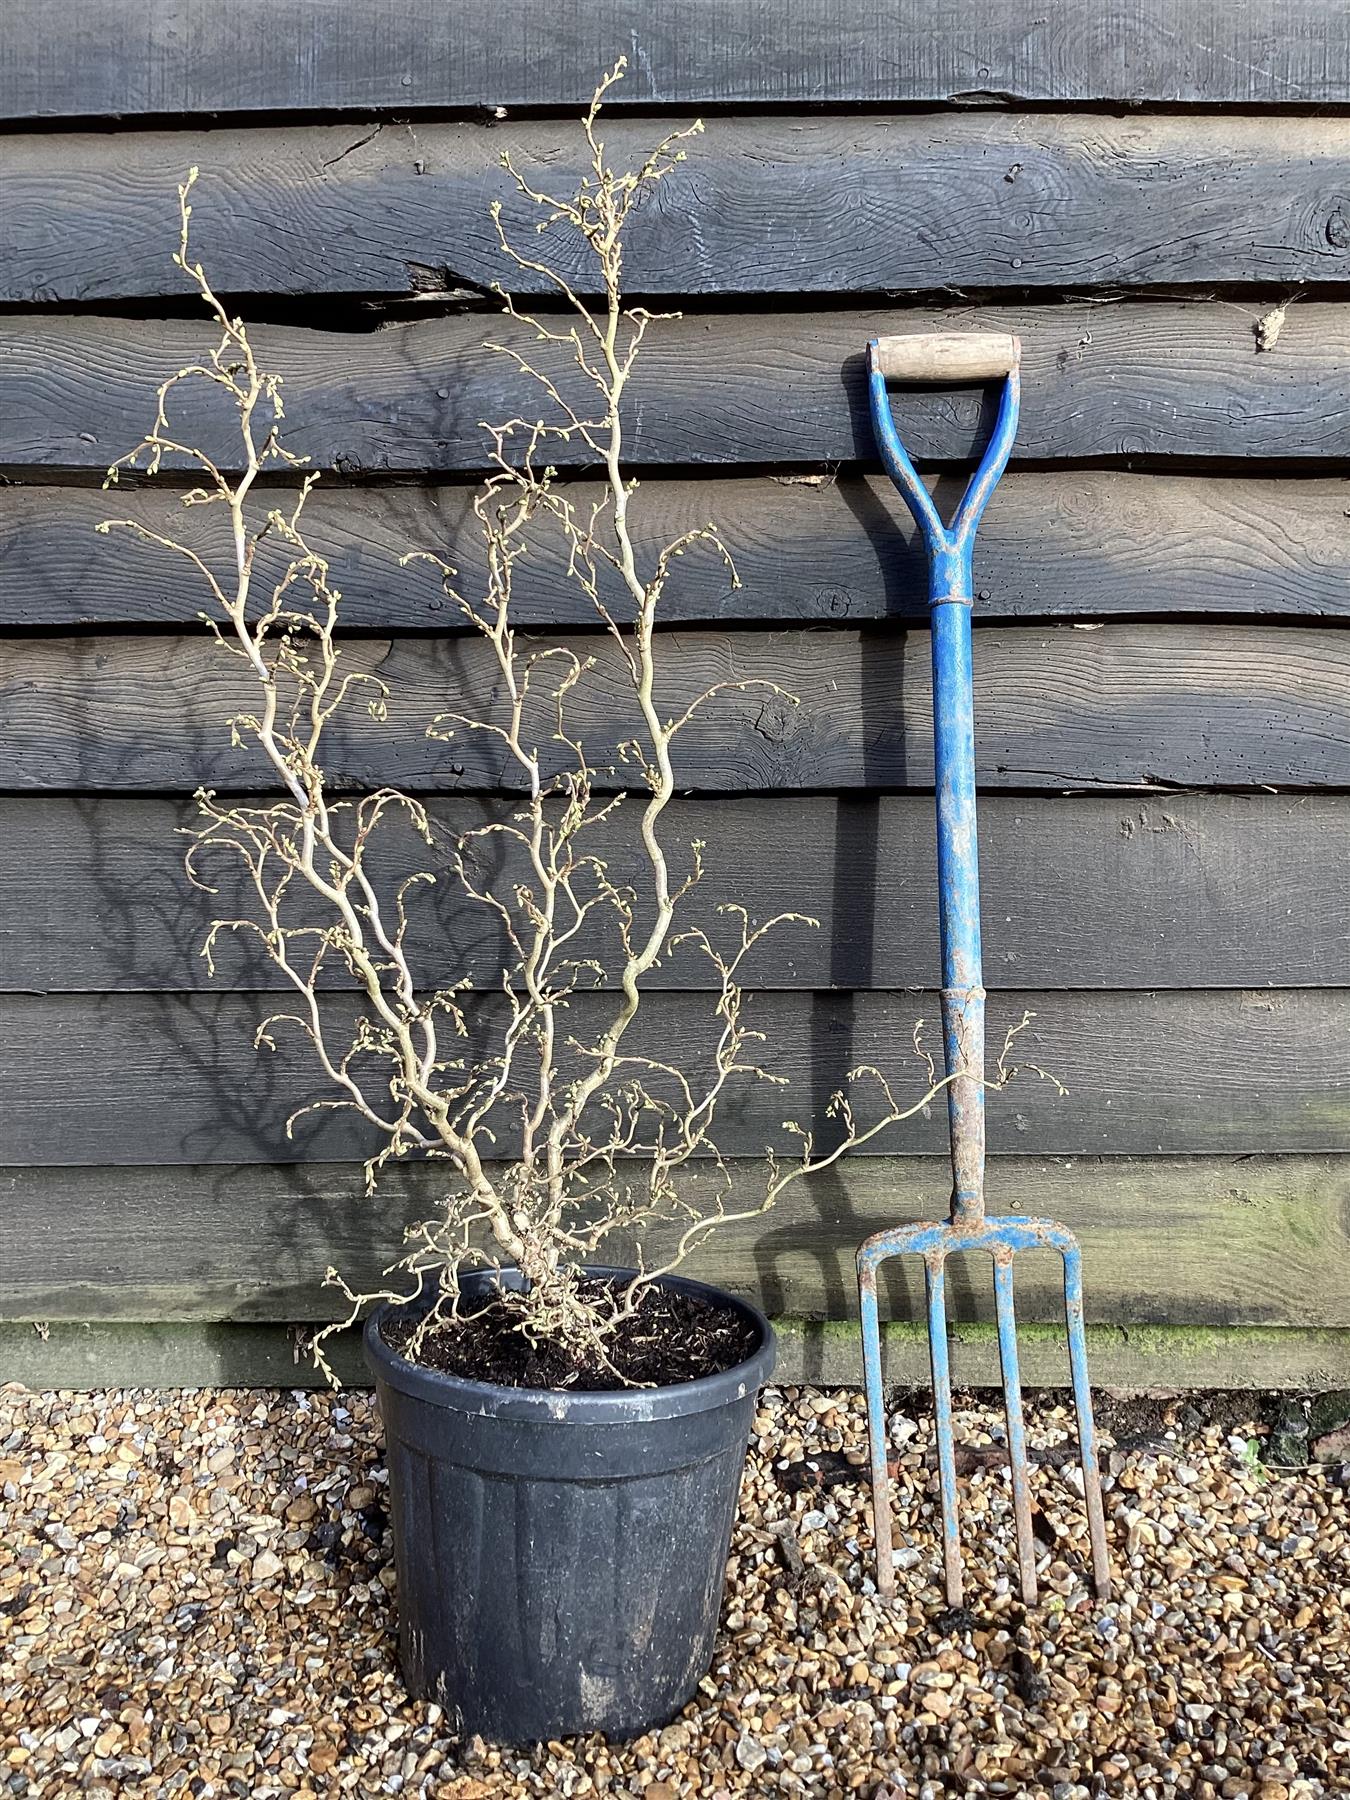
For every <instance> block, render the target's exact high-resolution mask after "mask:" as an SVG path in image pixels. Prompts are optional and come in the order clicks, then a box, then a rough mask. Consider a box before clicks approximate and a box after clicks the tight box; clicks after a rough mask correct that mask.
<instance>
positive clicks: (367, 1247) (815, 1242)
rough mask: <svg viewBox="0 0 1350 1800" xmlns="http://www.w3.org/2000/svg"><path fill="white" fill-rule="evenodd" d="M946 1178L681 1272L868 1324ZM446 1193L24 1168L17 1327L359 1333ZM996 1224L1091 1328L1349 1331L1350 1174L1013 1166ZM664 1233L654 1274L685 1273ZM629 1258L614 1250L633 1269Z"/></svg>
mask: <svg viewBox="0 0 1350 1800" xmlns="http://www.w3.org/2000/svg"><path fill="white" fill-rule="evenodd" d="M944 1172H945V1165H944V1164H942V1163H939V1162H937V1161H935V1160H934V1159H933V1158H931V1157H858V1158H856V1159H854V1160H853V1161H851V1162H849V1161H845V1162H843V1163H841V1164H840V1166H839V1169H838V1171H837V1172H836V1173H834V1174H832V1175H831V1176H830V1177H828V1178H827V1179H822V1180H820V1181H818V1182H815V1183H812V1184H810V1185H807V1184H799V1185H798V1186H797V1187H795V1188H790V1189H789V1190H788V1192H787V1194H785V1195H784V1197H783V1199H782V1200H781V1201H780V1202H779V1204H778V1206H777V1207H776V1208H775V1209H774V1210H773V1212H772V1213H770V1214H768V1215H767V1216H765V1217H763V1218H759V1219H751V1220H748V1221H742V1222H741V1223H739V1224H735V1225H728V1226H727V1227H726V1229H725V1230H723V1231H719V1232H716V1233H714V1234H712V1235H711V1236H710V1237H709V1238H708V1239H707V1240H706V1242H705V1244H704V1245H703V1247H702V1248H701V1249H699V1250H698V1251H697V1252H696V1253H695V1254H694V1256H692V1257H691V1258H690V1259H689V1261H688V1262H687V1263H686V1264H685V1265H684V1272H685V1273H687V1274H691V1275H696V1276H698V1277H700V1278H701V1279H703V1280H707V1281H715V1282H717V1283H718V1284H719V1285H720V1286H722V1287H725V1288H728V1289H729V1290H730V1291H731V1292H733V1293H736V1294H743V1295H745V1296H746V1297H747V1298H749V1299H752V1300H754V1301H755V1302H756V1304H757V1305H759V1306H762V1307H763V1308H764V1309H765V1310H766V1311H767V1312H769V1313H770V1315H771V1316H773V1317H782V1316H788V1317H792V1318H799V1319H842V1318H849V1317H853V1316H855V1315H856V1312H857V1283H856V1277H855V1273H854V1254H855V1252H856V1250H857V1247H858V1244H859V1243H860V1242H861V1241H862V1239H863V1238H864V1237H866V1236H868V1235H869V1234H870V1233H872V1232H874V1231H879V1230H881V1229H882V1228H883V1227H885V1226H887V1225H893V1224H896V1223H899V1222H902V1221H904V1220H907V1219H920V1218H924V1217H931V1216H934V1215H935V1214H936V1215H938V1216H941V1214H942V1213H943V1212H944V1211H945V1207H946V1194H945V1191H944V1187H943V1180H942V1177H943V1174H944ZM731 1178H732V1194H733V1197H734V1201H735V1203H736V1204H737V1205H741V1206H753V1205H754V1204H755V1203H756V1201H757V1199H758V1197H759V1195H760V1194H761V1193H762V1191H763V1189H762V1168H761V1165H760V1164H759V1163H757V1162H749V1163H734V1164H732V1165H731ZM442 1191H443V1177H437V1176H436V1175H435V1172H434V1170H432V1169H431V1168H429V1167H428V1166H425V1165H424V1166H423V1167H421V1168H420V1169H416V1170H404V1171H400V1172H399V1174H398V1175H397V1176H391V1178H390V1180H389V1182H388V1183H387V1184H386V1186H385V1187H384V1188H382V1189H381V1193H380V1198H379V1201H378V1202H377V1203H371V1202H369V1201H367V1200H366V1199H365V1198H364V1195H363V1193H362V1182H361V1175H360V1171H359V1169H356V1168H354V1167H349V1166H333V1165H331V1164H319V1165H312V1164H311V1165H309V1166H306V1167H295V1166H292V1167H263V1168H258V1167H244V1168H202V1167H189V1168H145V1167H142V1168H129V1169H112V1168H101V1169H100V1168H94V1169H78V1170H75V1169H13V1170H9V1171H6V1172H5V1173H4V1174H3V1175H0V1194H3V1196H4V1205H5V1220H6V1236H7V1244H8V1249H7V1252H6V1257H5V1263H4V1268H3V1271H0V1317H5V1318H10V1319H47V1320H58V1319H59V1320H82V1319H87V1320H93V1319H107V1320H114V1319H115V1320H120V1321H129V1320H144V1321H147V1322H152V1321H169V1320H198V1321H201V1322H208V1321H211V1320H225V1319H229V1320H232V1321H235V1322H244V1321H248V1322H264V1321H274V1322H283V1323H303V1322H310V1321H317V1320H326V1319H332V1318H341V1317H342V1316H344V1314H345V1311H346V1306H345V1303H344V1302H343V1301H342V1299H341V1296H340V1295H338V1294H337V1293H336V1291H335V1290H334V1289H333V1288H331V1287H325V1286H324V1272H325V1270H326V1269H327V1268H328V1267H329V1266H330V1265H336V1266H337V1267H338V1268H339V1269H340V1270H341V1271H342V1273H343V1275H344V1276H345V1277H346V1279H347V1280H348V1281H350V1282H351V1283H352V1284H353V1285H354V1286H355V1287H356V1288H357V1289H358V1291H360V1290H365V1291H374V1290H377V1289H379V1288H380V1287H382V1286H384V1285H385V1283H384V1280H383V1273H382V1272H383V1271H384V1270H385V1269H386V1268H388V1267H389V1266H390V1264H391V1263H393V1262H394V1260H395V1259H396V1258H397V1257H398V1256H399V1255H400V1254H401V1248H400V1247H401V1244H402V1241H403V1238H402V1234H403V1229H404V1226H405V1225H409V1224H412V1223H414V1222H415V1221H416V1220H417V1219H419V1218H424V1217H428V1216H434V1214H435V1212H436V1211H437V1208H438V1204H439V1196H440V1194H441V1192H442ZM989 1202H990V1206H991V1207H992V1208H996V1209H997V1210H999V1211H1005V1212H1018V1213H1024V1214H1028V1215H1039V1216H1042V1217H1051V1218H1057V1219H1061V1220H1062V1221H1063V1222H1064V1223H1065V1224H1067V1225H1068V1226H1069V1227H1070V1228H1071V1229H1072V1230H1073V1231H1075V1232H1077V1233H1078V1234H1079V1236H1080V1238H1081V1240H1082V1244H1083V1256H1084V1265H1085V1271H1086V1284H1087V1286H1086V1292H1087V1317H1088V1320H1089V1322H1091V1323H1094V1324H1102V1325H1122V1326H1130V1325H1139V1326H1149V1325H1167V1324H1178V1323H1181V1322H1185V1323H1187V1324H1191V1325H1200V1326H1206V1327H1209V1326H1219V1325H1303V1326H1318V1327H1322V1326H1350V1160H1347V1159H1344V1158H1288V1159H1285V1158H1277V1157H1245V1158H1242V1159H1240V1160H1237V1161H1234V1160H1231V1159H1228V1158H1224V1159H1212V1160H1211V1159H1200V1158H1185V1159H1157V1160H1154V1161H1146V1162H1138V1161H1128V1160H1124V1159H1120V1158H1092V1157H1088V1158H1083V1159H1078V1160H1073V1161H1053V1162H1052V1161H1042V1160H1038V1159H1035V1158H1028V1157H1006V1158H1000V1159H999V1161H998V1162H997V1163H995V1165H994V1167H993V1170H992V1175H991V1180H990V1190H989ZM677 1235H678V1233H672V1232H671V1231H670V1230H668V1229H665V1230H657V1231H653V1232H649V1233H648V1234H647V1235H646V1237H645V1238H644V1239H643V1248H644V1250H645V1254H646V1256H647V1259H648V1264H649V1266H656V1265H657V1264H658V1263H659V1262H660V1260H661V1259H662V1258H663V1257H664V1256H668V1255H670V1254H671V1252H672V1249H673V1241H674V1237H675V1236H677ZM632 1254H633V1248H632V1246H630V1245H628V1244H620V1243H617V1242H616V1244H615V1247H614V1248H613V1251H612V1256H611V1260H616V1261H620V1262H624V1261H626V1260H628V1258H629V1257H630V1256H631V1255H632ZM948 1266H949V1287H950V1292H949V1299H948V1304H949V1307H950V1309H951V1315H952V1317H953V1319H956V1320H958V1321H970V1320H985V1321H989V1320H991V1319H992V1318H993V1289H992V1283H991V1281H990V1279H989V1267H988V1263H987V1261H985V1260H984V1259H983V1258H980V1257H969V1258H957V1259H955V1260H954V1261H953V1262H951V1263H950V1264H949V1265H948ZM881 1290H882V1307H883V1313H884V1314H885V1316H887V1317H890V1318H894V1319H917V1320H919V1321H920V1322H921V1321H922V1318H923V1283H922V1279H921V1276H920V1277H916V1265H915V1264H914V1263H913V1262H912V1260H909V1259H901V1260H898V1261H895V1262H892V1263H889V1264H887V1265H886V1267H885V1270H884V1272H883V1276H882V1283H881ZM1017 1311H1018V1317H1019V1319H1020V1320H1021V1321H1022V1322H1023V1323H1035V1322H1038V1321H1039V1322H1042V1323H1046V1324H1055V1323H1056V1322H1058V1321H1059V1320H1061V1319H1062V1316H1063V1281H1062V1271H1061V1268H1060V1264H1059V1259H1058V1258H1057V1257H1054V1256H1052V1255H1050V1253H1049V1252H1044V1253H1042V1252H1031V1251H1028V1252H1027V1253H1026V1254H1025V1255H1024V1256H1020V1257H1019V1259H1018V1264H1017Z"/></svg>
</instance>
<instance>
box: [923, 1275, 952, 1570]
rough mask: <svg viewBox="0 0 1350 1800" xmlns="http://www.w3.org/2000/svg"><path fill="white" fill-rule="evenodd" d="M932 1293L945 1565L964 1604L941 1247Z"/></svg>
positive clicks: (929, 1284) (931, 1355)
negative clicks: (962, 1597)
mask: <svg viewBox="0 0 1350 1800" xmlns="http://www.w3.org/2000/svg"><path fill="white" fill-rule="evenodd" d="M924 1277H925V1286H926V1289H927V1293H928V1360H929V1364H930V1366H931V1368H932V1371H933V1416H934V1419H935V1421H936V1424H937V1457H938V1486H939V1487H940V1488H941V1490H942V1567H943V1573H944V1575H945V1577H946V1582H947V1604H948V1606H960V1604H961V1522H960V1519H959V1518H958V1516H957V1510H956V1509H957V1495H956V1430H955V1427H954V1425H953V1423H952V1373H951V1365H950V1362H949V1360H948V1356H947V1264H946V1257H945V1255H944V1254H943V1252H942V1251H941V1250H937V1251H934V1252H932V1254H931V1255H930V1256H928V1257H926V1258H925V1259H924Z"/></svg>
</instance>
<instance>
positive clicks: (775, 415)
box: [0, 301, 1350, 475]
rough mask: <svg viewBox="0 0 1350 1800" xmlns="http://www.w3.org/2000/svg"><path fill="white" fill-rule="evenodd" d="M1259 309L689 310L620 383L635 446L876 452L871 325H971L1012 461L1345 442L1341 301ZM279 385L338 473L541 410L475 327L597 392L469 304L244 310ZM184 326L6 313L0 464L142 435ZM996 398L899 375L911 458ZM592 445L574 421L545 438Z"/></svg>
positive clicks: (946, 445)
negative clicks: (276, 317)
mask: <svg viewBox="0 0 1350 1800" xmlns="http://www.w3.org/2000/svg"><path fill="white" fill-rule="evenodd" d="M1266 310H1267V308H1266V306H1265V304H1264V303H1261V302H1255V301H1254V302H1252V303H1251V304H1250V305H1244V304H1235V303H1232V302H1223V303H1217V302H1200V301H1191V302H1172V301H1167V302H1164V301H1120V302H1116V303H1111V304H1102V305H1096V306H1094V305H1090V304H1077V303H1074V304H1065V305H1062V306H1061V305H1052V306H1023V307H974V308H967V307H961V308H950V309H947V310H943V311H932V310H926V309H921V308H910V309H904V308H900V307H891V308H885V309H879V310H871V311H827V312H821V313H816V314H812V313H804V312H792V313H784V314H762V313H757V312H752V313H739V314H738V313H717V314H711V313H691V314H686V315H685V316H684V317H683V318H680V319H677V320H668V321H666V322H664V323H662V324H661V325H659V326H658V327H656V328H654V330H653V332H652V334H651V336H650V337H649V339H648V345H647V347H646V349H645V350H644V360H643V362H642V363H641V364H640V365H639V372H638V373H636V374H635V375H634V378H633V384H632V388H631V393H630V399H631V404H630V408H629V417H628V428H627V432H626V439H625V441H626V444H627V448H628V454H629V457H630V459H631V461H632V463H633V464H634V465H635V466H636V465H640V464H667V465H668V464H687V465H703V466H708V467H715V466H718V465H728V464H736V463H757V464H764V463H769V464H775V463H776V464H783V463H787V464H791V463H801V462H815V463H821V462H826V463H828V462H838V461H844V462H847V461H851V460H853V459H856V458H863V459H871V458H872V457H873V456H874V448H873V436H872V428H871V422H870V419H869V417H868V412H867V404H866V396H865V389H864V380H863V352H864V349H865V346H866V344H867V342H868V340H869V338H872V337H875V336H877V335H878V334H880V333H885V332H895V331H923V330H933V329H938V328H944V329H951V328H959V329H966V328H968V327H969V328H973V327H977V326H978V327H983V328H988V329H993V330H1002V331H1014V332H1017V333H1018V334H1019V335H1020V336H1021V338H1022V341H1023V364H1022V370H1023V415H1022V427H1021V431H1020V433H1019V436H1018V441H1017V453H1018V455H1019V456H1020V457H1022V458H1032V459H1051V460H1054V461H1059V460H1062V459H1064V458H1079V459H1083V458H1120V457H1139V456H1170V457H1176V458H1178V459H1191V460H1193V459H1196V458H1214V457H1229V458H1236V457H1263V458H1283V459H1288V460H1290V461H1293V462H1302V463H1308V464H1314V463H1315V462H1316V461H1317V460H1318V459H1319V458H1320V459H1329V458H1331V459H1334V458H1338V457H1340V456H1342V455H1343V453H1344V446H1345V434H1346V429H1347V424H1350V307H1343V306H1336V305H1332V304H1328V303H1322V302H1317V301H1309V302H1307V303H1306V304H1302V303H1300V304H1298V305H1295V306H1293V307H1291V309H1290V311H1289V314H1288V317H1287V320H1286V323H1285V327H1284V330H1283V331H1282V332H1281V334H1280V337H1279V340H1278V344H1277V347H1276V349H1275V350H1274V351H1272V352H1267V353H1265V354H1262V353H1261V352H1259V351H1258V349H1257V345H1256V338H1255V334H1254V329H1253V327H1254V325H1255V323H1256V320H1257V318H1258V317H1259V316H1260V315H1262V314H1263V313H1264V312H1265V311H1266ZM252 336H253V340H254V344H255V347H256V349H257V352H258V355H259V358H260V359H261V361H262V363H263V364H264V366H266V367H267V368H269V369H272V370H275V371H277V372H279V373H280V374H281V376H282V377H283V379H284V382H285V402H286V424H285V427H284V429H283V431H282V437H283V440H284V442H285V444H286V446H287V447H288V448H289V449H290V450H292V451H294V452H296V453H298V454H302V455H305V456H309V457H311V458H312V459H313V461H314V463H315V466H316V467H319V468H324V469H336V470H338V471H339V472H341V473H344V474H347V475H378V474H382V473H393V472H409V473H420V472H424V471H426V472H433V473H434V472H436V471H453V470H474V469H479V468H481V467H482V466H483V463H484V433H483V430H482V421H483V420H485V419H487V420H505V419H511V418H517V417H520V416H521V415H522V413H524V415H525V416H526V417H531V418H533V417H535V416H537V414H538V413H539V412H540V411H541V410H542V411H544V412H547V410H548V408H549V406H550V405H551V404H552V403H551V402H548V401H547V400H545V399H544V398H543V397H542V396H541V390H539V389H538V388H537V387H536V386H535V385H534V384H533V383H531V382H530V381H529V380H528V379H527V378H526V377H524V376H522V375H521V374H520V373H519V371H518V370H517V369H516V367H515V365H514V363H513V362H512V361H511V359H510V358H509V357H506V356H503V355H496V354H491V353H488V352H485V351H484V349H483V345H484V342H485V340H486V339H488V338H495V339H497V340H499V341H501V342H502V343H505V344H509V345H518V346H519V347H520V348H521V349H522V350H528V351H529V352H530V354H531V355H533V356H534V357H535V358H536V360H537V362H538V365H539V367H540V368H541V369H543V370H544V371H545V372H546V373H548V374H549V375H550V376H551V377H552V378H554V379H556V381H557V382H558V384H559V388H560V391H562V392H563V393H564V394H570V395H571V396H572V397H573V399H574V400H575V402H576V404H577V405H578V406H579V407H581V408H583V409H585V408H588V407H590V406H591V405H592V403H593V398H594V391H593V390H592V389H591V388H590V387H589V384H586V385H585V387H584V388H583V387H582V386H581V385H579V383H580V377H578V376H577V373H576V370H575V369H574V368H568V367H565V366H564V365H563V364H562V362H561V360H560V353H558V351H557V347H556V346H551V345H549V344H541V343H539V342H537V341H536V340H535V338H534V337H533V335H532V334H528V333H526V331H525V328H524V327H521V326H518V325H512V324H510V323H509V322H508V321H504V320H503V321H498V320H495V319H488V318H484V317H483V316H482V315H481V314H469V315H467V316H459V317H446V318H435V319H422V320H419V321H416V322H414V323H410V324H402V325H391V326H388V327H386V328H385V329H384V330H381V331H376V332H371V333H360V334H357V333H344V332H332V331H315V330H308V329H304V328H302V327H298V326H265V327H259V328H257V329H256V330H255V331H254V332H253V334H252ZM207 340H208V331H207V328H206V327H205V326H204V325H202V324H198V323H197V322H196V321H195V320H184V319H171V320H151V321H146V320H133V319H122V318H115V319H113V318H97V317H90V316H85V315H76V316H71V315H60V316H56V317H47V316H45V315H42V314H31V313H30V314H13V315H10V316H8V317H6V318H5V319H3V320H2V321H0V466H3V467H6V468H8V469H10V470H12V471H18V470H20V469H25V468H28V469H67V470H86V471H95V472H100V473H101V472H102V470H103V469H104V468H105V467H106V466H107V464H108V463H110V462H111V461H112V460H113V459H114V458H115V457H117V456H120V455H121V454H122V453H123V452H125V451H126V450H128V449H130V447H131V446H132V445H133V444H135V443H136V442H138V441H139V439H140V437H141V436H142V434H143V432H144V431H145V430H146V429H147V427H148V426H149V424H150V422H151V420H152V418H153V416H154V401H153V394H154V390H155V388H156V387H157V386H158V384H159V383H160V382H161V381H163V380H164V379H165V378H166V376H168V375H170V374H171V373H172V372H173V371H174V370H175V369H178V368H180V367H183V366H184V365H186V364H188V363H190V362H192V361H195V360H196V359H197V358H198V357H200V356H201V355H202V354H203V353H204V352H205V349H206V348H207ZM180 399H181V400H182V404H183V407H184V408H185V409H188V410H185V411H183V412H181V413H180V414H179V415H178V416H179V417H180V418H181V420H182V421H183V425H184V426H185V427H186V425H188V424H190V425H191V428H192V429H191V436H192V441H193V442H194V443H196V444H199V445H200V446H201V448H202V449H203V450H205V451H207V452H208V453H209V454H210V455H212V456H213V457H216V458H217V459H219V460H220V461H222V462H224V463H229V462H231V461H237V460H238V456H239V434H238V430H237V420H236V419H235V417H234V415H233V414H232V413H227V410H226V408H225V406H224V404H223V397H222V396H221V395H220V394H219V393H218V391H217V390H215V389H214V388H212V389H209V390H208V389H207V387H206V384H205V383H202V382H198V383H197V384H196V387H195V389H194V390H193V392H192V394H191V396H189V397H187V398H184V397H183V396H181V395H180ZM991 404H992V399H991V397H990V396H985V397H984V399H983V400H982V399H981V396H980V394H979V391H978V390H962V391H961V392H959V393H953V392H949V391H945V390H940V391H937V392H934V391H931V390H923V389H916V390H911V391H910V392H908V393H906V394H905V395H904V396H903V399H902V400H900V401H899V402H898V405H899V409H900V416H901V417H902V419H903V421H904V432H905V437H906V441H907V443H908V444H909V446H910V448H911V450H912V452H913V454H914V455H915V456H917V457H919V458H921V459H948V460H950V459H963V458H966V457H967V456H968V455H969V454H970V451H971V447H972V445H973V444H974V443H975V442H976V441H977V439H979V438H980V436H981V435H982V424H981V412H982V408H983V409H987V408H988V406H990V405H991ZM550 455H551V456H552V457H553V458H554V459H555V460H556V461H557V462H559V463H560V464H566V463H580V462H584V461H585V460H586V458H585V454H584V447H583V446H582V444H581V442H580V440H579V439H576V438H575V437H574V439H573V441H572V442H570V443H558V444H557V445H556V446H553V447H551V449H550Z"/></svg>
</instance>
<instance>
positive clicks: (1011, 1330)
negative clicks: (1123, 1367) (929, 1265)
mask: <svg viewBox="0 0 1350 1800" xmlns="http://www.w3.org/2000/svg"><path fill="white" fill-rule="evenodd" d="M994 1305H995V1307H996V1309H997V1313H998V1360H999V1367H1000V1369H1001V1371H1002V1374H1003V1410H1004V1413H1005V1415H1006V1417H1007V1421H1008V1463H1009V1466H1010V1468H1011V1470H1012V1496H1013V1515H1014V1518H1015V1520H1016V1523H1017V1568H1018V1572H1019V1574H1020V1576H1021V1579H1022V1598H1023V1600H1025V1601H1026V1603H1027V1605H1028V1606H1034V1605H1035V1603H1036V1544H1035V1540H1034V1538H1033V1537H1032V1534H1031V1493H1030V1489H1029V1487H1028V1483H1027V1433H1026V1425H1025V1422H1024V1420H1023V1418H1022V1378H1021V1372H1020V1370H1019V1369H1018V1366H1017V1317H1016V1314H1015V1312H1014V1310H1013V1266H1012V1254H1011V1252H1009V1253H1007V1254H1004V1255H1000V1254H999V1253H998V1252H997V1251H996V1252H995V1253H994Z"/></svg>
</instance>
